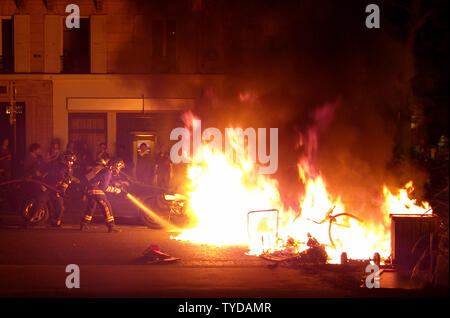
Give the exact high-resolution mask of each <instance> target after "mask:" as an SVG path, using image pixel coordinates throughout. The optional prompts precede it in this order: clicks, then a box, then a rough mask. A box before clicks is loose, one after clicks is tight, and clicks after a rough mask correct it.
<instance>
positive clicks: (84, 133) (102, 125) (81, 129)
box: [69, 113, 107, 155]
mask: <svg viewBox="0 0 450 318" xmlns="http://www.w3.org/2000/svg"><path fill="white" fill-rule="evenodd" d="M106 129H107V123H106V113H69V140H70V141H74V142H75V145H76V147H77V148H78V149H81V148H82V146H83V144H84V143H87V145H88V149H89V151H90V153H91V154H92V155H95V153H96V152H97V150H98V146H99V144H100V143H101V142H107V140H106V136H107V134H106V133H107V130H106Z"/></svg>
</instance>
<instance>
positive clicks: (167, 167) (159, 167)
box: [155, 145, 172, 189]
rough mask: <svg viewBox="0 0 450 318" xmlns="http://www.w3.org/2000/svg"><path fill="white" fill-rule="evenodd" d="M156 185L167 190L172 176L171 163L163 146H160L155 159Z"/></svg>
mask: <svg viewBox="0 0 450 318" xmlns="http://www.w3.org/2000/svg"><path fill="white" fill-rule="evenodd" d="M155 174H156V184H157V185H158V187H161V188H166V189H167V188H168V187H169V185H170V179H171V175H172V162H171V161H170V156H169V152H168V151H167V147H166V146H165V145H161V147H160V151H159V153H158V155H157V156H156V159H155Z"/></svg>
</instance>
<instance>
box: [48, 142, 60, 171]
mask: <svg viewBox="0 0 450 318" xmlns="http://www.w3.org/2000/svg"><path fill="white" fill-rule="evenodd" d="M60 157H61V145H60V144H59V141H58V140H56V139H55V140H53V141H52V144H51V145H50V151H49V152H48V154H47V163H49V164H50V165H52V164H53V163H55V162H57V161H58V160H60Z"/></svg>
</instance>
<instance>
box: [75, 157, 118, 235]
mask: <svg viewBox="0 0 450 318" xmlns="http://www.w3.org/2000/svg"><path fill="white" fill-rule="evenodd" d="M124 167H125V164H124V162H123V160H120V159H118V160H110V161H109V162H108V163H107V164H106V166H105V167H104V168H103V169H101V170H99V171H97V173H96V174H95V176H92V174H91V175H90V176H89V177H87V182H88V185H87V197H88V210H87V211H86V214H85V215H84V218H83V220H82V221H81V224H80V230H81V231H83V230H85V229H87V224H89V223H90V222H91V221H92V216H93V214H94V212H95V209H96V208H97V205H100V207H101V208H102V210H103V212H104V214H105V221H106V226H107V227H108V232H110V233H111V232H120V230H118V229H117V228H116V226H115V222H114V216H113V213H112V208H111V204H110V203H109V200H108V198H107V197H106V194H105V192H110V193H116V194H119V193H121V192H122V189H121V188H119V187H115V186H112V185H110V184H111V180H112V178H113V177H117V178H118V177H119V175H120V170H121V169H122V168H124Z"/></svg>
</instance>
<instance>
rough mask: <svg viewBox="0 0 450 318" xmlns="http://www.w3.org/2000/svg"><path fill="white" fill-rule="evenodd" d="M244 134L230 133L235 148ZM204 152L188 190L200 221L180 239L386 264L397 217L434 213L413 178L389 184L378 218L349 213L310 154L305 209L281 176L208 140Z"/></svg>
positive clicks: (301, 168)
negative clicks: (288, 199) (292, 201)
mask: <svg viewBox="0 0 450 318" xmlns="http://www.w3.org/2000/svg"><path fill="white" fill-rule="evenodd" d="M241 137H242V136H240V135H239V134H237V133H236V134H227V135H226V136H225V138H230V139H231V140H230V141H229V144H231V145H239V144H240V142H238V141H236V140H237V139H239V138H241ZM242 138H243V137H242ZM235 151H236V153H238V151H239V149H237V148H236V149H235ZM196 155H197V156H198V158H197V160H195V161H193V163H191V164H190V166H189V169H188V179H189V184H188V186H189V187H188V190H187V194H186V195H187V197H188V201H187V207H186V208H187V213H188V214H189V216H190V217H191V218H192V219H194V220H195V226H194V227H191V228H187V229H184V230H183V231H182V232H181V234H179V235H178V236H175V237H173V238H174V239H176V240H182V241H190V242H193V243H200V244H211V245H216V246H225V245H243V246H248V248H249V252H248V254H249V255H259V256H263V257H265V258H267V259H271V260H287V259H295V260H296V261H297V262H299V263H305V264H321V263H335V264H336V263H341V261H342V258H343V257H344V256H345V259H353V260H358V259H359V260H362V259H364V260H369V259H370V260H375V261H376V262H379V263H384V262H389V261H390V257H391V224H390V223H391V220H390V215H391V214H396V215H423V216H425V215H432V213H433V210H432V209H431V207H430V206H429V204H428V203H426V202H424V203H417V202H416V200H414V199H412V198H411V193H412V191H413V184H412V182H408V184H406V186H405V187H404V188H402V189H399V190H398V191H397V193H395V192H391V191H390V190H389V189H388V188H387V187H386V186H384V187H383V188H382V189H380V193H379V195H380V197H382V198H384V200H383V202H381V203H380V204H379V206H378V210H377V211H370V213H372V216H375V217H372V218H370V219H369V220H363V218H361V217H360V215H366V214H367V213H366V214H360V213H359V212H360V211H347V210H346V207H345V206H344V204H343V203H342V202H341V198H340V197H339V196H333V195H332V194H330V193H329V192H328V190H327V186H326V182H325V179H324V178H323V176H322V175H321V174H320V172H317V171H316V170H315V169H314V166H313V164H312V162H311V160H308V159H309V158H308V157H305V158H300V160H299V164H298V174H299V185H300V184H301V185H302V186H303V187H304V189H305V192H304V195H303V196H302V197H300V198H299V201H298V203H297V207H292V206H290V207H286V206H285V205H284V204H283V202H282V200H281V198H280V193H279V189H278V183H277V181H276V180H274V179H272V178H270V177H268V176H266V175H261V174H259V173H258V171H257V170H258V169H256V167H257V165H256V164H255V162H253V161H252V160H249V159H248V158H247V159H245V158H244V159H242V160H240V161H239V162H235V161H234V160H233V158H232V157H231V159H230V157H229V156H226V155H225V154H224V153H222V152H220V151H216V150H215V149H213V148H212V147H210V146H209V145H208V144H204V145H202V147H201V151H199V152H198V153H197V154H196ZM237 156H238V155H236V157H237ZM255 210H257V211H263V212H264V213H253V212H256V211H255ZM249 211H250V212H249ZM374 214H375V215H374Z"/></svg>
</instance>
